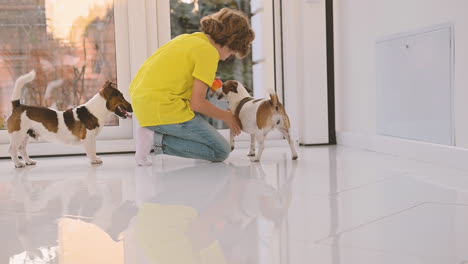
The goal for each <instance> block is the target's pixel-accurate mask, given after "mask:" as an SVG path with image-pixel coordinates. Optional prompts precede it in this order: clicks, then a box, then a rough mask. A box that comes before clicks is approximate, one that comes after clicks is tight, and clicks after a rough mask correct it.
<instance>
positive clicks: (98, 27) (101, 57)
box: [0, 0, 118, 129]
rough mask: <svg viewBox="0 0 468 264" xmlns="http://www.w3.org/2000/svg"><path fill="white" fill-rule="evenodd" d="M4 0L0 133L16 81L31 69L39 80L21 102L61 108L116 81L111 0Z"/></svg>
mask: <svg viewBox="0 0 468 264" xmlns="http://www.w3.org/2000/svg"><path fill="white" fill-rule="evenodd" d="M2 2H4V5H5V6H2V7H1V10H2V12H1V13H0V20H1V23H0V24H1V26H0V36H1V37H0V52H1V57H0V72H1V74H0V90H1V97H0V100H1V107H0V116H1V119H0V129H4V127H5V124H4V119H5V117H6V116H7V115H8V113H9V112H10V111H11V104H10V96H11V93H12V89H13V84H14V82H15V80H16V78H18V77H19V76H20V75H22V74H25V73H27V72H29V71H30V70H31V69H34V70H36V73H37V77H36V79H35V80H34V81H33V82H31V83H29V84H28V85H27V86H26V87H25V88H24V91H23V97H22V102H24V103H26V104H30V105H36V106H47V107H53V108H56V109H59V110H66V109H68V108H70V107H74V106H77V105H79V104H82V103H84V102H86V101H87V100H88V99H90V98H91V97H92V96H94V94H96V92H97V91H98V90H99V89H100V88H101V87H102V85H103V84H104V83H105V81H106V80H111V81H114V82H116V79H117V78H116V77H117V75H116V58H115V54H116V52H115V33H114V11H113V2H112V0H81V1H73V0H47V1H36V0H20V1H17V0H16V1H5V0H4V1H2ZM5 2H11V3H5ZM109 124H113V125H117V124H118V119H117V118H114V119H113V120H111V121H110V122H109Z"/></svg>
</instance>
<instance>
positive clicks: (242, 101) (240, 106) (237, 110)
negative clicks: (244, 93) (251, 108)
mask: <svg viewBox="0 0 468 264" xmlns="http://www.w3.org/2000/svg"><path fill="white" fill-rule="evenodd" d="M252 100H254V98H253V97H245V98H244V99H242V100H241V101H240V102H239V104H238V105H237V107H236V111H235V112H234V114H235V115H236V116H237V117H239V113H240V111H241V109H242V107H243V106H244V105H245V103H247V102H249V101H252Z"/></svg>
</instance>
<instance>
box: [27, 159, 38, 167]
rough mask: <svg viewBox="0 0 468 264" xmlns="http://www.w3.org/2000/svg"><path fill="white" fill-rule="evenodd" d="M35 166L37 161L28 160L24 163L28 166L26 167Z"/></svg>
mask: <svg viewBox="0 0 468 264" xmlns="http://www.w3.org/2000/svg"><path fill="white" fill-rule="evenodd" d="M36 164H37V161H35V160H28V161H26V165H28V166H31V165H36Z"/></svg>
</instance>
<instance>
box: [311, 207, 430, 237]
mask: <svg viewBox="0 0 468 264" xmlns="http://www.w3.org/2000/svg"><path fill="white" fill-rule="evenodd" d="M426 203H427V202H422V203H417V204H415V205H413V206H410V207H408V208H405V209H403V210H399V211H397V212H394V213H391V214H387V215H384V216H381V217H378V218H376V219H373V220H371V221H368V222H366V223H362V224H359V225H357V226H354V227H350V228H347V229H345V230H342V231H340V232H337V233H336V234H334V235H328V236H327V237H324V238H321V239H319V240H316V241H315V243H316V244H324V243H323V241H325V240H327V239H330V238H333V237H334V236H341V235H343V234H345V233H349V232H351V231H354V230H357V229H359V228H361V227H364V226H367V225H371V224H373V223H377V222H380V221H382V220H384V219H387V218H390V217H393V216H396V215H399V214H401V213H404V212H407V211H410V210H412V209H414V208H416V207H418V206H422V205H424V204H426ZM324 245H326V244H324Z"/></svg>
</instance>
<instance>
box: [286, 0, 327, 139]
mask: <svg viewBox="0 0 468 264" xmlns="http://www.w3.org/2000/svg"><path fill="white" fill-rule="evenodd" d="M282 11H283V50H284V91H285V103H286V110H287V112H288V113H289V116H290V118H291V123H292V124H291V125H292V131H293V135H294V136H295V138H296V139H298V140H299V142H300V143H303V144H324V143H328V106H327V61H326V59H327V56H326V24H325V0H297V1H296V0H294V1H283V10H282Z"/></svg>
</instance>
